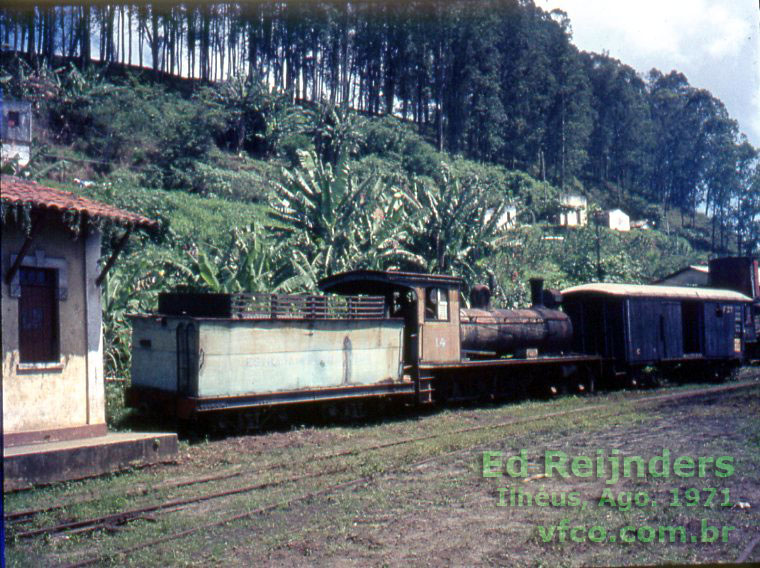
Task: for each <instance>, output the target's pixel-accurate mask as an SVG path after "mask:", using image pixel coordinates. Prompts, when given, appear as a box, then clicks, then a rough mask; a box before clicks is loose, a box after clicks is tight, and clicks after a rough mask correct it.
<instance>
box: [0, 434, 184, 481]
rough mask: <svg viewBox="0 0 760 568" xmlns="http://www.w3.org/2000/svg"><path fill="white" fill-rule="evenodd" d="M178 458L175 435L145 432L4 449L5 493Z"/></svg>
mask: <svg viewBox="0 0 760 568" xmlns="http://www.w3.org/2000/svg"><path fill="white" fill-rule="evenodd" d="M176 454H177V435H176V434H167V433H142V432H141V433H111V434H107V435H105V436H98V437H94V438H83V439H79V440H68V441H63V442H47V443H42V444H29V445H26V446H15V447H11V448H5V449H4V451H3V469H4V479H3V491H15V490H17V489H25V488H28V487H32V486H34V485H45V484H49V483H55V482H58V481H68V480H72V479H82V478H85V477H93V476H96V475H102V474H104V473H110V472H115V471H119V470H122V469H126V468H128V467H133V466H140V465H146V464H153V463H162V462H170V461H173V459H174V456H175V455H176Z"/></svg>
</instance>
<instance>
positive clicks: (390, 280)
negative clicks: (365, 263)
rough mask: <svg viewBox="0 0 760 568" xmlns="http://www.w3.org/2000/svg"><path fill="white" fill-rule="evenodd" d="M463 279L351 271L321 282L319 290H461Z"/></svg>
mask: <svg viewBox="0 0 760 568" xmlns="http://www.w3.org/2000/svg"><path fill="white" fill-rule="evenodd" d="M461 285H462V279H461V278H459V277H457V276H445V275H442V274H423V273H420V272H401V271H396V270H351V271H349V272H341V273H338V274H333V275H332V276H328V277H327V278H323V279H322V280H320V281H319V289H320V290H322V291H323V292H333V293H336V294H384V293H385V292H386V291H387V290H389V289H393V288H399V287H401V288H412V287H416V286H425V287H427V286H439V287H445V288H460V287H461Z"/></svg>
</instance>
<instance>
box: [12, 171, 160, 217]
mask: <svg viewBox="0 0 760 568" xmlns="http://www.w3.org/2000/svg"><path fill="white" fill-rule="evenodd" d="M0 199H2V201H5V202H8V203H12V204H14V205H16V204H18V205H21V204H26V203H28V204H30V205H31V206H32V207H34V208H38V209H49V210H53V211H57V212H59V213H64V212H66V211H73V212H76V213H79V214H84V215H87V216H88V217H91V218H93V219H98V218H100V219H109V220H111V221H114V222H116V223H119V224H122V225H131V226H135V227H143V228H146V229H155V228H156V227H158V223H156V221H153V220H151V219H148V218H147V217H143V216H142V215H138V214H137V213H131V212H129V211H124V210H123V209H119V208H118V207H114V206H113V205H108V204H106V203H101V202H100V201H95V200H94V199H88V198H87V197H82V196H80V195H76V194H75V193H72V192H70V191H63V190H61V189H54V188H52V187H45V186H44V185H40V184H38V183H37V182H33V181H29V180H24V179H20V178H17V177H14V176H0Z"/></svg>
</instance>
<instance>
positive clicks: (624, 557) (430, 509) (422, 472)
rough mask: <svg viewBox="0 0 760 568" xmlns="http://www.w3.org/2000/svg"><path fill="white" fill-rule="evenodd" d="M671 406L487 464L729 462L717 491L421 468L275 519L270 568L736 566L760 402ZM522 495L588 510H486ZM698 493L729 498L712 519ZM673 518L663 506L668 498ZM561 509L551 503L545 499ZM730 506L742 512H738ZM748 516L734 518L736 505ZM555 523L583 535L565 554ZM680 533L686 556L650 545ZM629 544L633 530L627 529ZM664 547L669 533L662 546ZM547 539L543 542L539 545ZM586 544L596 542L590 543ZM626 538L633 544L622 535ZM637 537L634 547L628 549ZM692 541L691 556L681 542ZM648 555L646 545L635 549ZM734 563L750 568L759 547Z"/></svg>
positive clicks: (755, 463)
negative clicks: (517, 458) (550, 459)
mask: <svg viewBox="0 0 760 568" xmlns="http://www.w3.org/2000/svg"><path fill="white" fill-rule="evenodd" d="M748 396H749V395H748V394H747V393H743V394H736V395H729V396H723V397H715V398H712V399H710V398H707V399H697V400H681V401H677V402H671V403H665V404H662V405H660V406H659V407H656V408H655V407H649V408H648V409H647V411H646V413H647V414H646V416H644V417H643V418H642V417H639V418H638V419H637V420H630V421H629V420H627V419H626V417H625V416H622V417H621V419H620V420H617V422H618V423H614V422H616V421H615V420H612V421H610V424H609V425H601V426H600V427H598V428H596V429H595V428H591V429H588V430H586V429H584V430H578V431H565V432H561V433H558V432H556V431H555V432H544V433H542V434H539V435H535V434H533V435H526V436H525V437H518V438H511V439H505V440H504V441H503V442H502V443H500V444H495V445H492V446H489V447H488V449H489V450H500V451H503V452H504V453H505V456H506V455H514V454H516V453H517V452H518V451H519V449H521V448H525V449H527V450H528V457H529V461H530V462H531V463H532V464H533V466H534V467H533V468H532V470H531V475H534V473H535V472H540V471H541V470H542V469H543V459H544V453H545V451H546V450H559V451H563V452H565V453H566V454H567V455H568V456H571V457H572V456H591V457H594V458H595V457H597V455H598V454H597V450H601V451H602V452H604V454H605V455H607V456H609V455H611V452H612V450H617V451H619V454H620V456H621V457H622V456H642V457H643V458H644V459H646V460H649V459H650V458H651V457H653V456H658V455H663V450H664V449H667V450H670V453H671V456H672V457H673V458H676V457H678V456H692V457H694V458H697V457H699V456H703V457H704V456H708V457H713V458H715V457H719V456H730V457H733V458H734V468H735V471H734V473H733V475H731V476H729V477H724V478H721V477H717V476H716V475H715V470H714V469H713V470H709V469H710V468H707V469H708V471H706V472H705V476H704V477H699V475H698V474H695V475H694V476H691V477H675V476H674V475H673V474H672V473H671V475H670V476H669V477H667V478H653V477H652V476H650V475H647V476H646V477H644V478H643V479H642V478H638V477H633V478H624V479H621V480H620V481H618V482H616V483H607V482H606V479H609V478H602V479H598V478H595V477H592V478H580V477H578V476H572V475H571V476H570V477H568V478H566V479H563V478H561V477H551V478H547V477H540V476H538V477H535V478H533V480H532V481H530V482H528V483H524V482H522V481H518V480H516V479H513V478H501V479H498V478H497V479H491V478H484V477H483V476H482V475H481V473H482V470H481V465H482V464H481V459H482V453H481V452H480V451H473V452H470V453H463V454H460V455H457V456H454V457H451V458H445V459H442V460H441V461H439V462H435V463H432V464H430V463H428V464H425V466H424V467H419V468H412V469H411V470H410V471H406V472H403V473H399V474H394V475H389V476H384V477H381V478H380V479H379V480H378V481H377V482H375V483H374V484H371V485H370V486H368V487H364V488H362V489H360V490H356V491H353V492H352V493H351V494H349V495H342V496H339V497H336V498H334V499H332V500H330V501H328V502H326V503H321V504H319V503H312V504H310V505H309V507H308V508H307V510H305V511H290V512H289V513H290V514H288V515H281V516H279V517H278V519H277V523H278V524H279V523H284V526H282V525H280V526H278V527H277V528H276V530H277V532H278V533H280V534H286V533H289V534H290V536H289V537H288V538H286V539H285V540H286V541H287V542H286V543H285V544H281V545H279V546H274V547H273V548H272V549H270V551H269V552H268V554H267V557H266V561H267V563H270V564H273V565H283V566H284V565H291V566H292V565H303V563H304V562H308V563H309V564H312V565H325V566H327V565H330V566H383V565H389V566H401V565H404V566H409V565H412V566H441V565H451V566H471V565H494V566H497V565H498V566H536V565H545V566H561V565H566V566H580V565H584V566H585V565H628V564H642V563H651V564H662V563H669V562H696V561H699V562H735V561H736V560H737V559H738V557H739V556H740V554H741V553H742V552H743V551H744V550H746V548H747V546H748V545H749V543H750V542H751V541H752V540H753V539H754V538H755V536H756V535H758V534H760V515H758V512H759V511H760V476H759V474H760V467H759V464H760V456H759V454H760V444H759V443H758V439H757V438H756V437H755V438H754V439H752V431H753V428H754V427H755V426H756V425H757V422H754V423H753V422H752V420H756V419H755V417H756V416H757V413H758V410H760V400H758V398H759V397H758V396H757V393H756V392H755V393H754V396H753V397H751V398H750V400H748ZM512 487H514V488H515V489H516V490H520V491H522V492H523V493H530V494H531V495H532V496H533V497H534V498H535V496H536V495H537V494H538V493H541V492H543V493H546V494H548V495H550V496H551V495H554V496H555V497H556V496H559V495H564V496H565V499H568V498H569V495H570V494H572V493H575V494H577V495H579V498H580V499H581V500H582V501H585V502H586V503H587V506H586V508H585V509H584V508H583V507H582V506H580V507H570V506H567V505H566V506H564V507H559V506H536V505H535V504H533V505H532V506H527V505H524V506H510V505H509V504H507V505H506V506H498V503H499V488H512ZM691 488H695V489H698V490H700V494H699V495H700V503H699V504H698V505H696V506H693V507H689V506H687V505H686V504H685V498H686V495H687V494H686V491H687V490H689V489H691ZM709 488H715V489H717V490H718V491H720V490H721V489H728V490H729V492H730V505H729V506H727V507H721V506H719V503H717V501H720V500H722V499H723V497H722V495H721V494H720V493H719V494H718V495H717V496H716V497H715V501H714V502H713V503H712V504H711V505H710V506H707V507H706V506H704V504H705V501H706V497H707V494H708V492H709V491H708V490H709ZM605 490H609V491H611V492H612V494H613V495H614V496H615V498H616V499H617V498H618V497H619V495H620V494H621V493H625V492H628V491H630V492H641V493H646V494H647V495H648V497H649V499H650V501H655V504H649V505H647V506H642V507H637V506H632V507H631V508H630V509H627V510H621V509H625V508H626V507H625V506H619V507H614V506H610V505H608V504H604V505H600V503H599V500H600V498H601V497H603V496H604V495H605ZM674 491H675V492H676V495H677V496H678V499H679V501H680V502H681V506H671V505H672V501H673V500H674V498H675V497H674V493H673V492H674ZM556 498H557V499H559V497H556ZM740 503H741V504H742V505H740ZM745 504H746V505H745ZM563 519H567V524H568V531H569V529H570V527H575V526H582V527H584V529H583V533H581V531H578V532H577V533H576V537H579V538H580V536H581V534H582V535H583V536H585V542H573V541H571V537H570V535H569V534H567V533H568V531H565V535H564V542H560V541H559V529H558V528H557V527H559V525H560V523H561V522H562V521H563ZM705 523H706V525H707V527H712V526H714V527H716V528H717V529H718V530H719V531H720V530H722V527H728V526H730V527H734V528H733V529H732V530H730V531H729V532H728V533H727V540H726V542H721V536H720V535H719V536H718V538H717V539H716V541H715V542H702V540H705V539H706V540H710V539H711V538H712V536H713V533H711V532H710V531H709V530H707V533H706V534H703V533H704V530H705V528H704V525H705ZM541 526H543V527H544V529H543V530H544V533H546V532H547V531H549V530H551V527H555V529H554V533H553V535H554V536H553V538H552V539H551V541H550V542H545V540H546V539H545V538H544V537H542V534H541V532H540V531H539V528H538V527H541ZM626 526H631V527H635V528H638V527H642V526H645V527H653V528H654V530H655V533H654V534H655V536H654V538H652V533H650V531H649V529H647V530H644V531H643V532H641V534H638V533H634V536H635V538H636V542H631V543H621V542H619V541H616V542H611V541H610V539H606V540H605V541H604V542H590V539H589V537H590V536H592V535H591V534H590V533H589V529H590V528H591V527H601V528H603V529H604V530H605V531H606V533H607V535H614V537H615V539H616V540H617V539H618V538H619V537H620V533H619V530H620V529H621V528H622V527H626ZM660 526H663V527H671V526H683V527H684V532H685V535H686V542H679V541H678V540H679V538H680V534H677V536H676V542H669V541H667V542H659V541H658V540H659V535H658V534H657V533H658V531H659V527H660ZM634 530H636V529H634ZM664 534H665V537H664V538H665V539H667V538H669V533H664ZM544 536H545V535H544ZM593 536H595V537H598V531H597V533H594V535H593ZM625 536H627V537H629V538H630V537H631V533H630V532H627V533H626V535H625ZM639 537H641V538H639ZM693 538H696V539H697V541H698V542H693ZM645 541H648V542H645ZM251 552H252V551H249V553H247V554H246V553H243V554H242V555H238V554H235V555H233V557H234V558H236V559H238V560H241V559H243V558H245V559H246V560H255V559H257V558H258V559H259V560H261V557H260V556H258V553H257V554H250V553H251ZM745 560H748V561H752V560H755V561H760V546H758V547H756V548H755V550H754V551H753V552H752V554H751V555H750V556H749V557H748V558H747V559H745Z"/></svg>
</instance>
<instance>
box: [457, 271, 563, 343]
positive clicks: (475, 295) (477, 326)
mask: <svg viewBox="0 0 760 568" xmlns="http://www.w3.org/2000/svg"><path fill="white" fill-rule="evenodd" d="M530 285H531V298H532V306H531V307H530V308H527V309H518V310H503V309H491V308H490V306H489V304H490V290H489V289H488V288H487V287H485V286H475V287H474V288H473V290H472V293H471V296H470V304H471V306H472V307H471V308H463V309H461V310H460V316H459V322H460V330H461V331H460V336H461V343H462V351H463V352H464V353H465V354H467V355H469V356H470V357H473V358H478V357H493V356H499V357H502V356H505V355H513V356H523V357H536V356H538V354H539V353H542V354H547V353H554V354H559V353H562V352H563V351H567V350H569V348H570V345H571V343H572V340H573V325H572V323H571V321H570V318H569V317H568V316H567V314H565V313H564V312H561V311H559V310H556V309H552V307H554V306H555V305H556V304H557V300H558V298H557V296H558V294H557V293H555V292H553V291H550V290H544V289H543V280H541V279H539V278H534V279H531V281H530Z"/></svg>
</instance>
